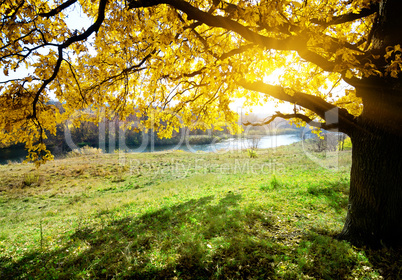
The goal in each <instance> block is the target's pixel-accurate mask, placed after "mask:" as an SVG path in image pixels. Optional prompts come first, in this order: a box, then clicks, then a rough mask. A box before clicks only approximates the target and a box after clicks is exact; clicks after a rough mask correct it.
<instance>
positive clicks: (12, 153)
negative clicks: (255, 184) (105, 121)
mask: <svg viewBox="0 0 402 280" xmlns="http://www.w3.org/2000/svg"><path fill="white" fill-rule="evenodd" d="M298 141H301V138H300V136H299V135H295V134H282V135H272V136H262V137H261V139H260V140H259V142H258V149H267V148H274V147H278V146H283V145H289V144H292V143H295V142H298ZM251 145H252V144H251V140H248V139H244V138H230V139H227V140H224V141H221V142H217V143H211V144H203V145H189V144H186V143H181V144H177V145H165V146H154V147H153V146H152V145H148V146H147V147H135V148H127V147H124V149H123V150H125V151H127V152H131V153H138V152H159V151H166V150H183V151H188V152H199V151H203V152H225V151H229V150H241V149H248V148H250V147H251ZM26 154H27V153H26V151H25V149H24V148H13V149H0V164H6V163H7V162H8V161H16V162H21V161H22V160H24V159H25V156H26Z"/></svg>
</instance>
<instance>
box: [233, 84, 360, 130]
mask: <svg viewBox="0 0 402 280" xmlns="http://www.w3.org/2000/svg"><path fill="white" fill-rule="evenodd" d="M238 84H239V85H240V86H242V87H243V88H245V89H248V90H253V91H257V92H261V93H265V94H267V95H269V96H271V97H273V98H276V99H279V100H282V101H287V102H290V103H292V104H297V105H299V106H301V107H303V108H306V109H308V110H311V111H313V112H315V113H316V114H317V115H318V116H319V117H320V118H321V119H323V120H325V119H326V118H327V117H328V113H329V112H332V110H334V109H335V110H336V109H337V110H338V111H337V114H338V115H337V118H338V121H337V122H338V123H339V126H338V128H339V130H340V131H342V132H345V133H347V132H348V131H349V130H350V129H352V128H353V127H354V124H355V121H354V116H353V115H351V114H349V113H348V111H347V110H346V109H343V108H338V107H337V106H335V105H333V104H331V103H328V102H326V101H325V100H323V99H322V98H320V97H318V96H314V95H309V94H306V93H303V92H293V95H290V94H288V93H286V92H285V89H284V88H282V87H281V86H273V85H268V84H265V83H263V82H261V81H259V82H253V83H250V82H246V81H240V82H238ZM309 121H312V120H309Z"/></svg>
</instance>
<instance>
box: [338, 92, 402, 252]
mask: <svg viewBox="0 0 402 280" xmlns="http://www.w3.org/2000/svg"><path fill="white" fill-rule="evenodd" d="M357 90H359V89H357ZM360 90H362V89H360ZM390 91H391V94H390ZM364 96H365V98H363V104H364V110H363V113H362V115H361V116H360V117H359V118H358V120H357V124H358V126H357V127H356V128H355V129H354V130H353V131H352V132H351V133H350V137H351V140H352V144H353V150H352V170H351V181H350V195H349V205H348V214H347V217H346V222H345V226H344V228H343V231H342V233H341V235H340V237H341V238H344V239H347V240H349V241H351V242H352V243H354V244H357V245H369V246H373V247H380V246H384V245H385V246H400V245H402V136H401V135H402V128H401V124H402V117H401V116H402V114H401V108H402V102H401V101H402V98H401V96H402V95H401V92H400V91H399V90H398V91H395V92H393V93H392V90H390V89H389V88H388V89H385V87H382V89H378V88H377V89H376V92H375V94H374V92H371V93H370V92H367V89H366V90H365V93H364Z"/></svg>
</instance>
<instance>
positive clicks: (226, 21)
mask: <svg viewBox="0 0 402 280" xmlns="http://www.w3.org/2000/svg"><path fill="white" fill-rule="evenodd" d="M160 4H168V5H170V6H172V7H174V8H175V9H178V10H180V11H182V12H184V13H186V14H187V16H188V19H193V20H197V21H200V22H202V23H204V24H207V25H209V26H213V27H221V28H224V29H226V30H230V31H233V32H236V33H237V34H239V35H240V36H242V37H243V38H244V39H246V40H248V41H249V42H253V43H255V44H258V45H260V46H262V47H264V48H267V49H275V50H293V51H297V52H298V54H299V55H300V56H301V57H302V58H303V59H306V60H308V61H310V62H312V63H314V64H316V65H318V66H319V67H321V68H322V69H324V70H325V71H329V72H332V71H333V69H334V67H335V64H334V63H333V62H330V61H328V60H327V59H325V58H324V57H322V56H321V55H319V54H317V53H314V52H312V51H310V50H309V49H308V48H307V41H308V38H300V37H297V36H290V37H288V38H286V39H274V38H270V37H266V36H263V35H261V34H258V33H257V32H254V31H252V30H250V29H249V28H248V27H246V26H244V25H242V24H240V23H238V22H236V21H234V20H231V19H230V18H227V17H223V16H214V15H211V14H209V13H207V12H204V11H202V10H200V9H198V8H196V7H194V6H192V5H191V4H190V3H187V2H186V1H183V0H162V1H157V0H131V1H130V3H129V5H128V7H129V9H133V8H141V7H152V6H156V5H160Z"/></svg>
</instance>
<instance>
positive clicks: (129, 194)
mask: <svg viewBox="0 0 402 280" xmlns="http://www.w3.org/2000/svg"><path fill="white" fill-rule="evenodd" d="M350 157H351V153H350V151H345V152H333V153H327V154H315V153H313V152H308V153H305V152H303V149H302V146H301V145H300V144H293V145H290V146H286V147H279V148H276V149H268V150H259V151H258V157H257V158H249V155H248V153H247V151H243V152H230V153H229V152H228V153H221V154H219V153H217V154H213V153H197V154H190V153H185V152H160V153H152V154H150V153H143V154H120V155H119V154H94V155H83V156H76V157H71V158H65V159H58V160H55V161H53V162H50V163H48V164H46V165H43V166H41V167H40V168H39V169H35V167H34V166H33V165H30V164H17V163H13V164H8V165H3V166H0V279H125V278H130V279H398V277H399V276H398V275H401V274H402V260H401V256H402V255H401V253H400V252H399V251H392V250H385V249H383V250H381V251H371V250H368V249H365V248H355V247H353V246H351V245H350V244H349V243H347V242H344V241H339V240H337V239H336V238H335V236H336V234H337V233H339V232H340V231H341V229H342V225H343V220H344V217H345V215H346V208H347V199H348V184H349V172H350V163H351V158H350ZM311 158H313V160H311Z"/></svg>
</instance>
